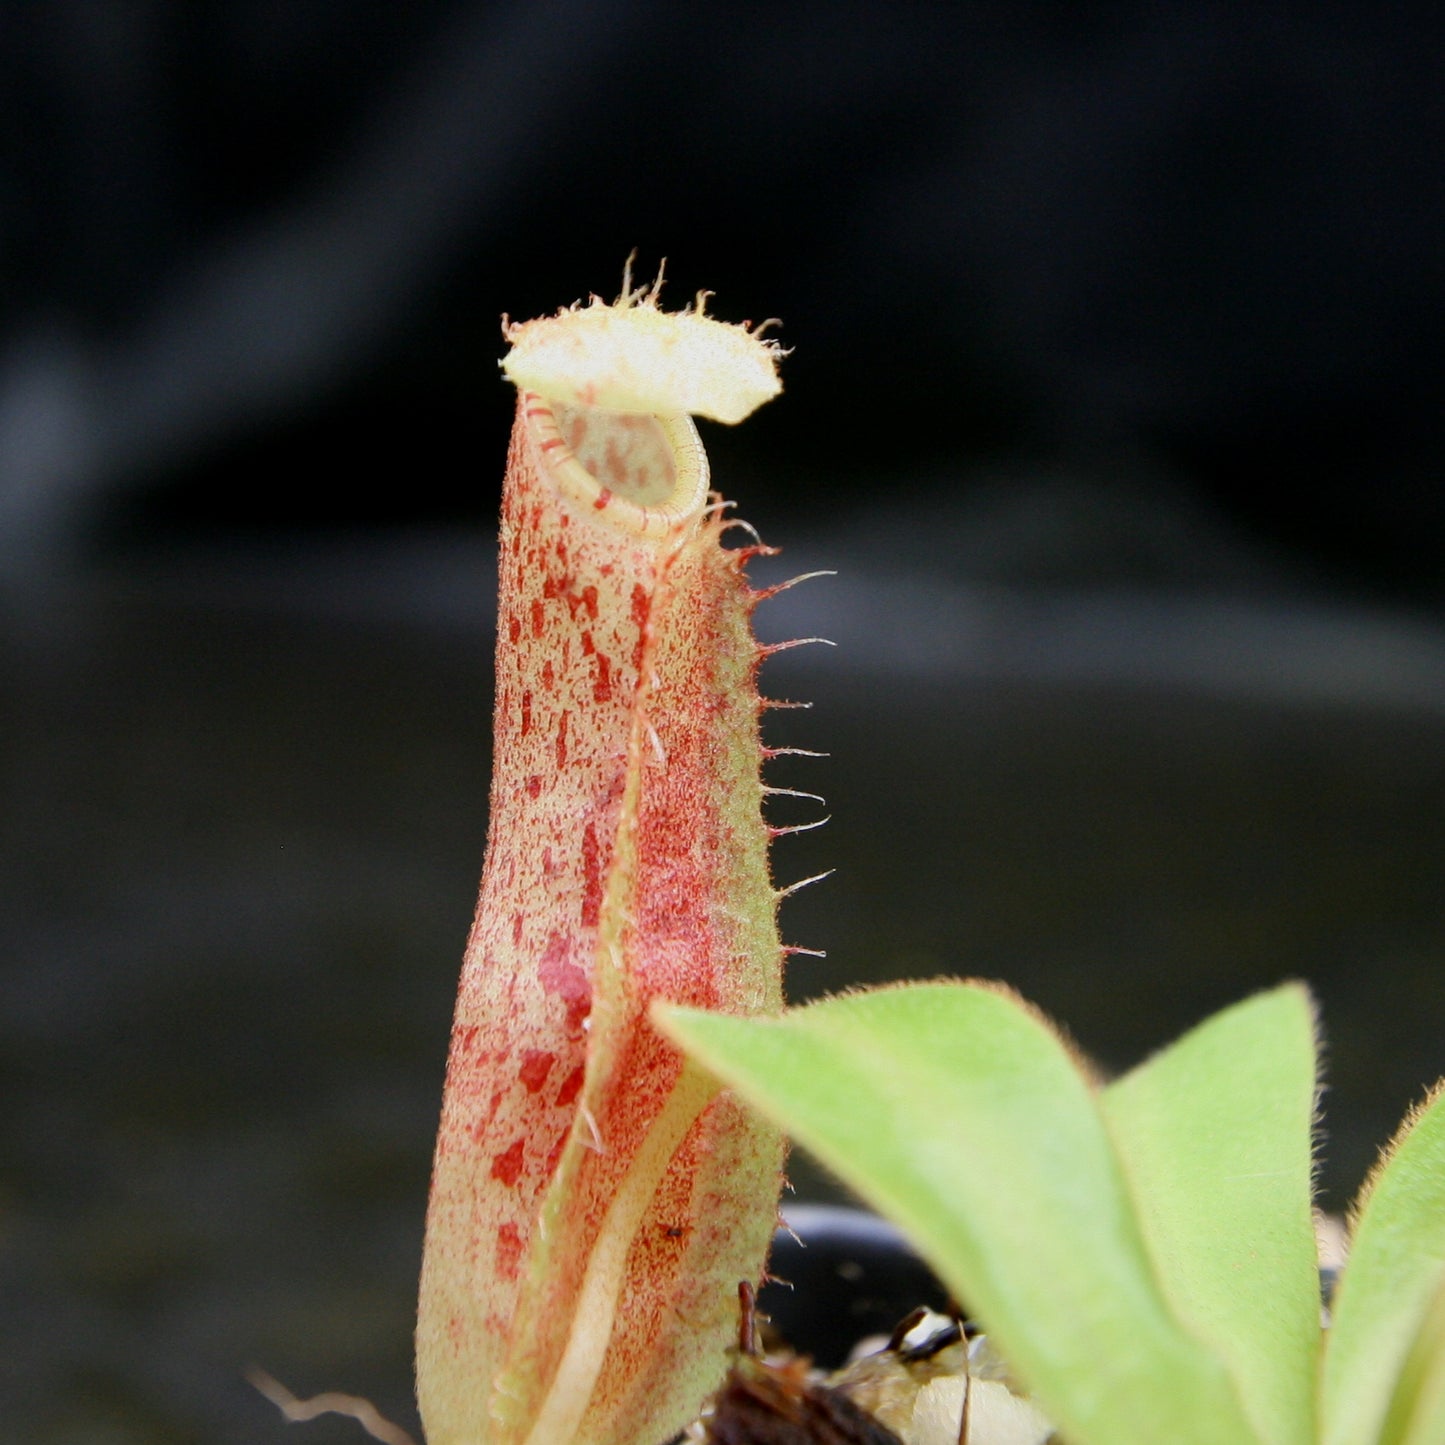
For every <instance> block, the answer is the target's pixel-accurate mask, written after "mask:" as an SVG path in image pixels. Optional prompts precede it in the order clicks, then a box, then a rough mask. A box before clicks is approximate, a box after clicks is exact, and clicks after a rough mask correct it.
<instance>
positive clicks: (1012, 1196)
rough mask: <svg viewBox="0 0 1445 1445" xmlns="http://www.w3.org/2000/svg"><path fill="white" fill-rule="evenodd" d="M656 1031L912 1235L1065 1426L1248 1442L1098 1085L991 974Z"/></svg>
mask: <svg viewBox="0 0 1445 1445" xmlns="http://www.w3.org/2000/svg"><path fill="white" fill-rule="evenodd" d="M653 1016H654V1019H655V1021H656V1022H657V1023H658V1025H659V1027H660V1028H662V1029H663V1030H664V1032H666V1033H668V1034H670V1035H671V1036H672V1037H673V1038H674V1039H675V1040H677V1042H679V1043H680V1044H681V1045H682V1046H683V1047H685V1048H686V1049H687V1050H688V1051H689V1052H690V1053H692V1054H693V1056H694V1057H695V1058H697V1059H698V1060H699V1061H700V1062H701V1063H702V1064H704V1065H705V1066H706V1067H707V1068H708V1069H710V1070H712V1071H713V1072H714V1073H715V1074H716V1075H717V1076H718V1077H719V1078H721V1079H722V1080H723V1081H724V1082H725V1083H727V1084H728V1085H730V1086H731V1087H733V1088H734V1089H736V1090H737V1091H738V1092H739V1093H740V1094H742V1095H743V1096H744V1097H745V1098H746V1099H748V1100H750V1101H751V1102H752V1103H754V1104H755V1105H757V1106H758V1107H759V1108H761V1109H763V1110H764V1111H765V1112H766V1113H768V1114H770V1115H771V1116H772V1117H773V1118H774V1119H775V1120H776V1121H777V1122H778V1123H780V1124H782V1125H783V1127H784V1128H786V1129H787V1130H788V1131H789V1132H790V1133H792V1135H793V1136H794V1138H795V1139H797V1140H798V1142H799V1143H801V1144H802V1145H803V1146H804V1147H805V1148H807V1149H808V1150H810V1151H811V1152H812V1153H813V1154H815V1155H816V1156H817V1157H818V1158H819V1159H821V1160H822V1161H823V1163H825V1164H826V1165H827V1166H828V1167H829V1168H831V1169H832V1170H834V1171H835V1172H836V1173H837V1174H838V1175H839V1176H840V1177H841V1178H842V1179H843V1180H844V1182H845V1183H847V1184H849V1185H850V1186H852V1188H854V1189H855V1190H857V1192H858V1193H859V1194H860V1195H862V1197H863V1198H864V1199H866V1200H867V1201H868V1202H869V1203H871V1204H872V1205H874V1206H875V1207H876V1208H878V1209H879V1210H881V1211H882V1212H883V1213H885V1214H887V1215H888V1216H890V1217H891V1218H892V1219H894V1220H895V1221H896V1222H897V1223H899V1224H900V1225H901V1226H902V1227H903V1228H904V1229H906V1230H907V1231H908V1232H909V1234H910V1235H911V1236H912V1238H913V1240H914V1242H915V1243H916V1244H917V1245H918V1247H919V1249H920V1250H922V1252H923V1253H924V1254H925V1255H926V1256H927V1258H928V1259H929V1260H930V1261H931V1263H932V1264H933V1265H934V1267H935V1268H936V1269H937V1270H938V1271H939V1273H940V1274H941V1276H942V1277H943V1279H944V1280H945V1282H946V1283H947V1284H948V1285H949V1286H950V1287H951V1288H952V1289H953V1290H954V1291H956V1292H957V1294H958V1295H959V1297H960V1298H961V1299H964V1300H966V1301H967V1302H968V1304H969V1305H970V1307H971V1308H972V1309H973V1310H974V1311H975V1312H976V1313H977V1315H978V1317H979V1318H980V1319H981V1320H982V1321H983V1323H984V1325H985V1326H986V1328H987V1329H988V1330H989V1331H990V1333H991V1334H992V1335H993V1337H994V1338H995V1339H996V1340H997V1342H998V1344H999V1346H1000V1347H1001V1348H1002V1350H1003V1352H1004V1354H1005V1355H1006V1356H1007V1357H1008V1359H1009V1360H1010V1362H1011V1364H1012V1365H1013V1366H1014V1368H1015V1369H1016V1370H1017V1371H1018V1374H1019V1376H1020V1377H1021V1378H1022V1379H1023V1381H1024V1382H1025V1383H1026V1384H1027V1385H1028V1386H1029V1388H1030V1389H1031V1390H1032V1391H1033V1393H1034V1394H1035V1396H1036V1397H1037V1399H1038V1400H1039V1402H1040V1404H1041V1405H1042V1406H1043V1408H1044V1409H1045V1410H1047V1411H1048V1412H1049V1414H1050V1415H1051V1417H1052V1418H1053V1419H1054V1420H1055V1421H1057V1423H1058V1425H1059V1428H1060V1432H1061V1434H1062V1435H1063V1436H1064V1437H1065V1438H1067V1439H1068V1440H1069V1441H1070V1442H1071V1445H1139V1442H1142V1441H1161V1442H1162V1441H1169V1442H1170V1445H1249V1442H1255V1445H1257V1442H1259V1439H1260V1437H1259V1435H1258V1433H1257V1432H1256V1431H1255V1429H1254V1428H1253V1426H1252V1425H1251V1424H1250V1423H1249V1421H1248V1419H1247V1417H1246V1416H1245V1414H1244V1410H1243V1407H1242V1405H1241V1402H1240V1398H1239V1395H1238V1393H1237V1391H1236V1389H1235V1387H1234V1385H1233V1383H1232V1381H1231V1380H1230V1379H1229V1376H1228V1374H1227V1372H1226V1370H1225V1367H1224V1365H1223V1364H1222V1363H1221V1362H1220V1361H1219V1360H1218V1359H1217V1358H1216V1357H1215V1356H1214V1355H1213V1354H1212V1353H1211V1352H1210V1351H1209V1350H1208V1349H1207V1348H1206V1347H1204V1346H1203V1345H1201V1343H1200V1342H1199V1340H1198V1339H1197V1338H1196V1337H1195V1336H1194V1335H1192V1334H1191V1333H1190V1331H1189V1330H1188V1328H1187V1327H1186V1326H1185V1325H1184V1324H1183V1323H1182V1322H1181V1320H1180V1319H1179V1318H1178V1317H1177V1316H1176V1314H1175V1313H1174V1311H1173V1310H1172V1309H1171V1307H1170V1305H1169V1303H1168V1302H1167V1300H1166V1299H1165V1297H1164V1294H1163V1292H1162V1290H1161V1287H1160V1285H1159V1283H1158V1280H1157V1278H1156V1276H1155V1273H1154V1268H1153V1265H1152V1262H1151V1260H1150V1257H1149V1253H1148V1249H1147V1247H1146V1245H1145V1242H1144V1239H1143V1236H1142V1233H1141V1228H1140V1224H1139V1221H1138V1218H1137V1216H1136V1214H1135V1210H1134V1206H1133V1203H1132V1200H1131V1197H1130V1193H1129V1188H1128V1185H1127V1184H1126V1182H1125V1179H1124V1177H1123V1174H1122V1172H1121V1169H1120V1166H1119V1163H1118V1160H1117V1158H1116V1155H1115V1151H1114V1147H1113V1144H1112V1141H1111V1139H1110V1137H1109V1133H1108V1130H1107V1128H1106V1126H1105V1123H1104V1119H1103V1116H1102V1114H1101V1111H1100V1108H1099V1105H1098V1101H1097V1096H1096V1094H1095V1092H1094V1090H1093V1089H1092V1087H1091V1086H1090V1084H1089V1083H1088V1081H1087V1080H1086V1079H1085V1077H1084V1075H1083V1073H1082V1072H1081V1070H1080V1068H1079V1067H1078V1065H1077V1063H1076V1061H1075V1060H1074V1058H1073V1057H1072V1056H1071V1055H1070V1053H1069V1050H1068V1049H1067V1047H1066V1046H1065V1045H1064V1043H1063V1042H1062V1041H1061V1040H1060V1038H1059V1037H1058V1035H1057V1034H1056V1033H1055V1032H1054V1031H1053V1029H1052V1028H1051V1027H1050V1026H1049V1025H1048V1024H1047V1023H1045V1022H1044V1021H1043V1020H1042V1019H1041V1018H1040V1017H1039V1016H1038V1015H1037V1014H1036V1013H1035V1012H1034V1011H1033V1010H1031V1009H1029V1008H1028V1007H1027V1006H1025V1005H1024V1004H1022V1003H1021V1002H1020V1001H1018V1000H1017V999H1016V998H1014V997H1013V996H1012V995H1009V994H1007V993H1005V992H1003V991H1001V990H999V989H998V988H995V987H991V986H981V985H977V984H960V983H941V984H917V985H906V986H900V987H895V988H889V989H882V990H877V991H874V992H870V993H867V994H855V995H848V996H843V997H840V998H834V999H829V1000H826V1001H824V1002H822V1003H818V1004H813V1005H810V1006H808V1007H805V1008H800V1009H795V1010H792V1011H790V1012H789V1013H787V1014H785V1015H783V1016H782V1017H778V1018H769V1019H743V1018H726V1017H722V1016H719V1015H715V1014H707V1013H703V1012H699V1011H695V1010H690V1009H679V1008H673V1007H662V1006H654V1014H653Z"/></svg>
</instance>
